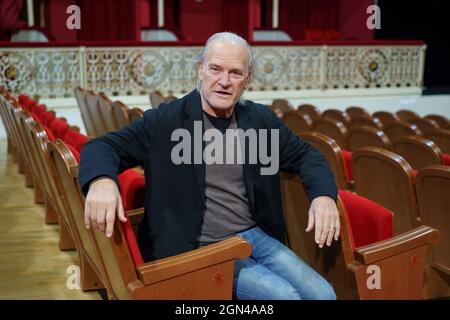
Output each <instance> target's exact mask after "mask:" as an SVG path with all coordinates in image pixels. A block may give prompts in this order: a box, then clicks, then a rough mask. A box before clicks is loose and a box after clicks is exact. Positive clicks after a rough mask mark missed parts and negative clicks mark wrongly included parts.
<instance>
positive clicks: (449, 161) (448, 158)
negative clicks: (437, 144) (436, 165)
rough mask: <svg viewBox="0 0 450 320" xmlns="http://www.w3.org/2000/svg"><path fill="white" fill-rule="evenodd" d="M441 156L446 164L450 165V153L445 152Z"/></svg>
mask: <svg viewBox="0 0 450 320" xmlns="http://www.w3.org/2000/svg"><path fill="white" fill-rule="evenodd" d="M441 158H442V162H443V164H444V165H446V166H450V154H445V153H443V154H442V155H441Z"/></svg>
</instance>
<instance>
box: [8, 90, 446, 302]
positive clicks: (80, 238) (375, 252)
mask: <svg viewBox="0 0 450 320" xmlns="http://www.w3.org/2000/svg"><path fill="white" fill-rule="evenodd" d="M16 109H17V110H18V111H19V110H20V106H18V104H17V102H15V99H14V98H13V97H11V96H8V95H6V98H4V103H3V105H2V118H3V119H4V120H5V119H6V122H8V118H10V117H8V114H9V113H10V111H9V110H16ZM4 111H5V112H4ZM11 114H13V113H11ZM32 121H33V120H32V119H30V122H32ZM13 131H14V130H13ZM12 134H14V133H12ZM19 135H20V133H19ZM8 137H12V135H11V132H10V130H9V129H8ZM13 140H15V139H10V144H9V145H11V149H15V148H16V146H15V145H14V143H13V144H11V142H12V141H13ZM19 144H20V143H19ZM47 150H48V151H47V154H48V164H49V166H50V168H53V171H52V172H53V173H54V174H53V177H54V178H55V181H56V189H57V192H59V195H60V197H59V199H57V200H56V201H58V200H60V201H61V206H62V210H61V211H59V214H60V218H61V220H62V221H63V223H64V224H65V225H66V226H67V229H69V234H70V236H71V237H72V240H74V241H75V243H76V247H77V251H78V253H79V257H80V267H81V272H82V286H83V288H84V289H95V288H98V287H99V286H100V285H103V286H104V287H105V288H106V289H107V291H108V294H109V297H110V298H121V299H122V298H125V299H127V298H140V299H149V298H150V299H157V298H165V299H167V298H170V299H172V298H183V299H193V298H200V299H215V298H221V299H225V298H230V297H231V289H232V287H231V286H232V272H233V264H232V261H233V259H234V258H244V257H246V256H248V255H249V254H250V247H249V245H248V244H247V243H246V242H244V241H243V240H241V239H237V238H235V237H233V238H230V239H228V240H226V241H223V242H220V243H217V244H214V245H212V246H207V247H204V248H201V249H198V250H194V251H192V252H188V253H185V254H181V255H178V256H175V257H170V258H166V259H162V260H158V261H154V262H148V263H143V261H142V258H141V257H140V253H139V248H138V247H137V245H136V239H135V237H134V233H133V229H132V226H131V225H130V224H129V223H126V224H122V223H119V222H116V225H115V232H114V236H113V238H112V239H107V238H105V236H104V235H103V234H102V233H99V232H95V231H93V230H86V229H85V228H84V223H83V197H82V196H81V194H80V191H79V187H78V184H77V168H78V165H77V161H76V156H75V155H76V152H75V151H74V150H71V148H70V147H69V146H68V145H66V144H64V142H62V141H61V140H57V141H53V142H49V143H47ZM13 154H14V150H13ZM281 184H282V188H283V203H284V207H285V210H284V214H285V219H286V225H287V230H286V231H287V240H288V244H289V245H290V247H291V248H292V249H293V250H294V251H296V252H297V253H298V254H299V255H300V256H302V257H303V258H304V259H306V260H307V262H308V263H309V264H310V265H312V266H313V267H314V268H315V269H316V270H318V271H319V272H320V273H321V274H322V275H323V276H324V277H326V278H327V279H328V280H329V281H330V282H332V283H333V285H334V287H335V290H336V292H337V294H338V298H341V299H342V298H356V299H358V298H359V299H391V298H392V299H407V298H412V299H418V298H421V297H422V296H423V295H422V291H423V287H422V283H423V274H424V273H423V271H424V268H425V267H426V266H428V264H427V263H426V251H427V246H428V245H429V244H430V243H432V242H436V240H437V235H438V232H437V230H435V229H433V228H430V227H427V226H421V227H419V228H416V229H414V230H411V231H408V232H405V233H402V234H400V235H396V236H392V235H393V234H392V214H391V212H390V211H389V210H387V209H385V208H383V207H381V206H379V205H376V204H375V203H374V202H372V201H370V200H367V199H364V198H362V197H359V196H356V195H354V194H352V193H350V192H346V191H341V192H340V193H339V196H340V199H339V210H340V218H341V225H342V226H343V227H342V233H341V239H340V241H339V242H338V243H335V244H334V245H333V246H331V247H330V248H325V249H319V248H317V246H316V245H315V243H314V241H313V239H312V238H311V234H305V233H304V231H303V230H304V225H306V220H304V219H306V217H307V209H308V208H309V201H308V198H307V197H306V193H305V190H304V189H303V186H302V185H301V182H300V181H299V180H298V178H293V177H290V176H284V178H283V179H282V181H281ZM299 195H302V196H299ZM128 213H130V212H128ZM141 218H142V216H141V214H138V213H135V212H133V213H132V214H131V215H130V214H129V221H131V222H132V223H133V224H136V223H137V222H138V221H139V220H140V219H141ZM106 266H108V267H106ZM373 266H377V267H378V268H379V270H380V274H379V276H380V277H381V279H380V281H381V283H382V287H381V288H375V290H374V288H371V287H370V286H368V285H367V278H368V277H369V275H370V274H369V273H370V272H369V273H368V270H371V268H373Z"/></svg>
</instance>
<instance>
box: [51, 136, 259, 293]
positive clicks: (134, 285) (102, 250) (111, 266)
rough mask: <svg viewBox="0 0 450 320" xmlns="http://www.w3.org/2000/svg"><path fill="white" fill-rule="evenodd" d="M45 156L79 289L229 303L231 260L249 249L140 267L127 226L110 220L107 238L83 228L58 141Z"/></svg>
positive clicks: (230, 244)
mask: <svg viewBox="0 0 450 320" xmlns="http://www.w3.org/2000/svg"><path fill="white" fill-rule="evenodd" d="M49 154H50V158H51V162H52V163H53V165H54V166H55V168H56V170H57V173H58V174H57V175H56V177H57V180H58V186H59V192H60V197H61V198H62V199H64V201H65V204H66V206H67V208H68V209H69V210H68V212H69V217H70V220H69V221H70V223H71V228H72V230H74V232H73V234H74V239H76V243H77V251H78V253H79V258H80V265H81V266H82V268H81V272H82V275H81V279H82V280H81V281H82V286H83V284H86V285H87V283H86V282H84V280H85V279H88V278H89V279H91V281H94V284H95V281H101V283H102V284H103V285H104V287H105V288H106V290H107V293H108V297H109V298H110V299H166V300H167V299H183V300H186V299H222V300H223V299H231V298H232V285H233V269H234V259H236V258H238V259H244V258H247V257H248V256H249V255H250V253H251V246H250V245H249V244H248V243H247V242H246V241H245V240H244V239H242V238H241V237H232V238H229V239H226V240H224V241H220V242H218V243H215V244H212V245H208V246H205V247H202V248H200V249H196V250H193V251H190V252H185V253H182V254H179V255H176V256H173V257H168V258H164V259H160V260H155V261H151V262H145V263H142V257H140V254H139V251H138V247H137V243H136V239H135V236H134V233H133V232H132V230H131V229H132V226H131V225H130V224H125V225H124V224H122V223H121V222H119V221H118V219H116V221H115V224H114V233H113V236H112V237H111V238H107V237H106V236H105V235H104V233H102V232H96V231H94V230H92V229H86V227H85V226H84V213H83V208H84V200H83V196H82V195H81V193H80V190H79V184H78V177H77V173H78V165H77V163H76V160H75V158H74V157H73V155H72V154H71V151H70V150H69V149H68V148H67V146H66V145H65V144H64V143H63V142H62V141H60V140H57V141H56V142H52V143H51V144H50V145H49ZM135 215H136V214H134V216H135ZM130 220H132V217H130V216H129V219H128V221H130Z"/></svg>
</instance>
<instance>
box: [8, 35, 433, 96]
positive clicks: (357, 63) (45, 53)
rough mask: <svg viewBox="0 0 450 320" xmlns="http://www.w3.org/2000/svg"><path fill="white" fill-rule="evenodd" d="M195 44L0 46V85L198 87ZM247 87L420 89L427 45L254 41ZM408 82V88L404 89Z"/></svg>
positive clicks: (69, 91) (55, 89)
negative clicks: (253, 67)
mask: <svg viewBox="0 0 450 320" xmlns="http://www.w3.org/2000/svg"><path fill="white" fill-rule="evenodd" d="M200 49H201V48H200V47H197V46H143V47H135V46H120V47H90V46H81V47H48V46H43V47H39V46H38V47H16V48H13V47H7V48H0V85H2V86H6V87H8V88H10V89H11V90H12V91H13V92H14V93H19V92H26V93H27V94H29V95H33V96H40V97H42V98H62V97H72V96H73V88H74V87H75V86H81V87H84V88H88V89H90V90H93V91H95V92H104V93H105V94H107V95H111V96H113V95H142V94H147V93H148V92H149V91H151V90H155V89H156V90H159V91H161V92H162V93H165V94H168V93H175V94H181V93H184V92H189V91H190V90H192V89H193V88H194V87H195V83H196V78H197V70H196V64H195V62H196V57H197V56H198V54H199V52H200ZM253 50H254V55H255V58H256V59H255V60H256V63H257V68H256V74H255V77H254V79H253V82H252V84H251V86H250V88H249V91H300V92H308V91H315V92H317V90H319V91H321V92H327V91H330V90H335V89H337V90H352V91H355V90H363V89H373V90H371V91H372V92H373V94H377V92H379V93H380V94H382V92H383V90H380V89H387V88H391V89H396V88H399V89H403V92H410V93H420V92H421V90H422V84H423V69H424V60H425V45H423V44H420V43H417V44H408V45H398V44H395V45H390V44H389V45H386V44H377V45H328V46H327V45H315V46H314V45H281V46H253ZM405 89H409V90H406V91H405Z"/></svg>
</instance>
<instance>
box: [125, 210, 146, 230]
mask: <svg viewBox="0 0 450 320" xmlns="http://www.w3.org/2000/svg"><path fill="white" fill-rule="evenodd" d="M127 217H128V219H129V220H130V223H131V225H132V226H135V225H137V224H139V223H141V221H142V219H143V218H144V208H137V209H133V210H128V211H127Z"/></svg>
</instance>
